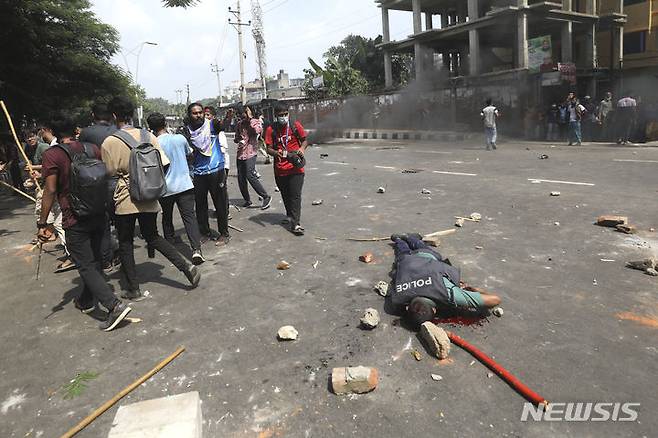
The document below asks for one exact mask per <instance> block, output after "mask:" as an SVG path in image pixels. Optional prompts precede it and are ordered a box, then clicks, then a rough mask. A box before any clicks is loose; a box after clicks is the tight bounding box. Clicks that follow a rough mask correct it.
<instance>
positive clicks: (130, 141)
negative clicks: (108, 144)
mask: <svg viewBox="0 0 658 438" xmlns="http://www.w3.org/2000/svg"><path fill="white" fill-rule="evenodd" d="M112 137H116V138H118V139H119V140H121V141H122V142H124V143H125V144H126V146H128V147H129V148H130V149H135V148H136V147H138V146H139V144H138V143H137V140H135V138H134V137H133V136H132V135H130V134H128V133H127V132H126V131H124V130H123V129H119V130H118V131H117V132H115V133H114V134H112Z"/></svg>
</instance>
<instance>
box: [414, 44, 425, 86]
mask: <svg viewBox="0 0 658 438" xmlns="http://www.w3.org/2000/svg"><path fill="white" fill-rule="evenodd" d="M424 59H425V50H424V48H423V46H422V44H420V43H418V42H416V43H414V65H415V67H416V80H420V79H423V76H424V70H425V68H424V64H425V63H424V62H423V61H424Z"/></svg>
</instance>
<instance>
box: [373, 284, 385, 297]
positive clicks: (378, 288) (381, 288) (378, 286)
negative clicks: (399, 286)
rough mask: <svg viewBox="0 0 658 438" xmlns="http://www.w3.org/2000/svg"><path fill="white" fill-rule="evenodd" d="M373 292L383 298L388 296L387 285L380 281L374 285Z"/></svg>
mask: <svg viewBox="0 0 658 438" xmlns="http://www.w3.org/2000/svg"><path fill="white" fill-rule="evenodd" d="M375 291H377V293H378V294H379V295H381V296H383V297H385V296H386V295H388V283H387V282H385V281H380V282H378V283H377V284H376V285H375Z"/></svg>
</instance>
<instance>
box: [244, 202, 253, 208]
mask: <svg viewBox="0 0 658 438" xmlns="http://www.w3.org/2000/svg"><path fill="white" fill-rule="evenodd" d="M252 205H254V203H253V202H251V201H244V204H242V208H249V207H251V206H252Z"/></svg>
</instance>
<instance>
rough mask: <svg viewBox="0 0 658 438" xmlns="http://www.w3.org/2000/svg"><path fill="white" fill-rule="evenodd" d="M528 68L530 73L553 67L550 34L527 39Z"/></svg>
mask: <svg viewBox="0 0 658 438" xmlns="http://www.w3.org/2000/svg"><path fill="white" fill-rule="evenodd" d="M528 69H529V71H530V73H539V72H540V71H546V70H552V69H553V47H552V43H551V36H550V35H545V36H541V37H537V38H531V39H529V40H528Z"/></svg>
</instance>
